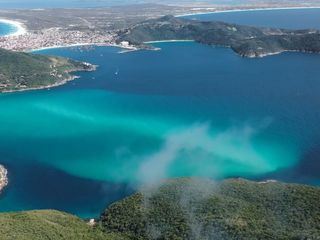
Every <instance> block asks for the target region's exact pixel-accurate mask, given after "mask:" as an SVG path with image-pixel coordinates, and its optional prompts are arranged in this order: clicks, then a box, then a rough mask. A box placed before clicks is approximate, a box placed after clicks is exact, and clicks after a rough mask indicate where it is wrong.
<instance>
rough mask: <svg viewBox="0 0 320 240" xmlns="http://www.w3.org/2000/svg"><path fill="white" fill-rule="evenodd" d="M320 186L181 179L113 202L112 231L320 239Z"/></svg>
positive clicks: (107, 222)
mask: <svg viewBox="0 0 320 240" xmlns="http://www.w3.org/2000/svg"><path fill="white" fill-rule="evenodd" d="M319 199H320V189H318V188H315V187H310V186H304V185H294V184H284V183H277V182H267V183H256V182H251V181H246V180H240V179H239V180H227V181H224V182H222V183H217V184H216V183H214V182H212V181H210V180H199V179H177V180H171V181H168V182H166V183H164V184H162V185H161V186H158V187H155V188H152V189H148V190H146V191H142V193H137V194H135V195H133V196H131V197H129V198H127V199H125V200H123V201H120V202H118V203H115V204H113V205H112V206H110V208H109V209H107V210H106V212H105V213H104V214H103V215H102V217H101V224H102V226H103V228H104V229H105V230H107V231H108V232H110V231H111V232H115V233H125V234H127V235H129V236H130V239H197V240H199V239H228V240H229V239H231V240H232V239H237V240H240V239H283V240H284V239H291V240H293V239H320V203H319Z"/></svg>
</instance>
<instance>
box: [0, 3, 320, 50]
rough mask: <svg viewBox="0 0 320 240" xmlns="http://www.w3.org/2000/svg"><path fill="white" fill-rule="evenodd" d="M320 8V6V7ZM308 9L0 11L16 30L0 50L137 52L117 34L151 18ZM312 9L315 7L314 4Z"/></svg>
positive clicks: (4, 39)
mask: <svg viewBox="0 0 320 240" xmlns="http://www.w3.org/2000/svg"><path fill="white" fill-rule="evenodd" d="M319 6H320V5H319ZM281 7H285V8H302V7H303V8H308V7H309V5H307V4H305V5H301V4H298V3H291V4H288V3H286V4H285V5H281V4H271V3H269V4H263V5H261V4H258V5H257V4H251V5H244V6H234V7H232V6H215V5H213V6H211V5H209V6H198V5H190V6H189V5H188V6H171V5H170V6H169V5H159V4H141V5H138V6H127V7H122V8H118V7H111V8H92V9H90V11H88V10H86V9H30V10H26V11H21V10H10V11H8V10H5V9H2V10H0V22H4V23H9V24H11V25H14V26H15V27H16V29H17V31H16V32H15V33H13V34H10V35H7V36H2V37H0V48H3V49H6V50H13V51H32V50H38V49H44V48H56V47H69V46H79V45H81V46H82V45H101V46H119V47H121V48H124V49H127V50H136V49H137V48H136V47H135V46H131V45H130V44H129V43H128V42H127V41H119V39H118V33H119V31H121V30H123V29H127V28H130V27H132V26H135V25H136V24H138V23H141V22H143V21H146V20H148V19H155V18H159V17H162V16H165V15H172V16H187V15H194V14H205V13H212V12H228V11H246V10H259V9H273V8H278V9H280V8H281ZM313 7H315V6H314V5H313Z"/></svg>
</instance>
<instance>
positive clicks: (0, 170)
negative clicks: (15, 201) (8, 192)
mask: <svg viewBox="0 0 320 240" xmlns="http://www.w3.org/2000/svg"><path fill="white" fill-rule="evenodd" d="M8 183H9V181H8V170H7V169H6V168H5V167H4V166H3V165H0V193H1V191H2V190H3V189H4V188H5V187H6V186H7V185H8Z"/></svg>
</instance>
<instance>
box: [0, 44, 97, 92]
mask: <svg viewBox="0 0 320 240" xmlns="http://www.w3.org/2000/svg"><path fill="white" fill-rule="evenodd" d="M95 69H96V66H94V65H92V64H89V63H86V62H78V61H74V60H71V59H68V58H62V57H54V56H44V55H40V54H32V53H21V52H13V51H8V50H4V49H0V92H12V91H24V90H31V89H43V88H50V87H55V86H59V85H62V84H65V83H66V82H68V81H71V80H73V79H75V78H77V76H75V75H73V74H72V73H73V72H78V71H94V70H95Z"/></svg>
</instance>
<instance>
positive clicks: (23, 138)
mask: <svg viewBox="0 0 320 240" xmlns="http://www.w3.org/2000/svg"><path fill="white" fill-rule="evenodd" d="M156 46H157V47H161V48H162V51H138V52H131V53H126V54H119V51H120V49H118V48H114V47H94V48H92V49H87V50H84V49H81V48H69V49H51V50H46V51H42V52H40V53H41V54H51V55H60V56H67V57H71V58H74V59H78V60H84V61H88V62H91V63H94V64H98V65H99V68H98V70H97V71H96V72H89V73H80V74H79V75H80V76H81V78H80V79H78V80H76V81H73V82H70V83H68V84H66V85H64V86H61V87H58V88H54V89H51V90H40V91H30V92H21V93H10V94H2V95H0V108H1V111H0V123H1V124H0V146H1V148H0V156H1V157H0V162H1V163H3V164H5V165H6V166H7V167H8V169H9V173H10V176H9V178H10V185H9V187H8V188H7V190H6V191H5V192H4V194H3V195H2V196H1V199H0V211H8V210H21V209H33V208H56V209H61V210H65V211H69V212H72V213H76V214H78V215H80V216H84V217H87V216H95V215H97V214H99V212H100V211H101V210H102V209H103V208H104V207H105V206H106V205H108V204H110V203H111V202H113V201H115V200H117V199H120V198H122V197H124V196H126V195H127V194H129V193H131V192H132V191H133V190H134V188H135V187H136V186H137V185H139V184H140V183H146V182H152V181H157V180H159V179H162V178H167V177H179V176H208V177H212V178H225V177H233V176H241V177H248V178H254V179H264V178H276V179H279V180H285V181H293V182H304V183H309V184H315V183H317V182H319V179H320V176H319V174H318V173H319V169H320V168H319V162H318V161H317V159H318V156H319V154H318V153H319V152H320V150H319V149H320V148H319V146H318V143H319V138H320V127H319V120H320V115H319V112H318V109H319V107H320V95H319V92H320V83H319V76H320V69H319V67H318V66H319V64H320V56H319V55H316V54H302V53H284V54H281V55H277V56H271V57H266V58H262V59H247V58H241V57H239V56H237V55H236V54H234V53H233V52H232V50H230V49H226V48H218V47H217V48H215V47H209V46H205V45H200V44H197V43H191V42H183V43H181V42H180V43H159V44H156Z"/></svg>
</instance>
